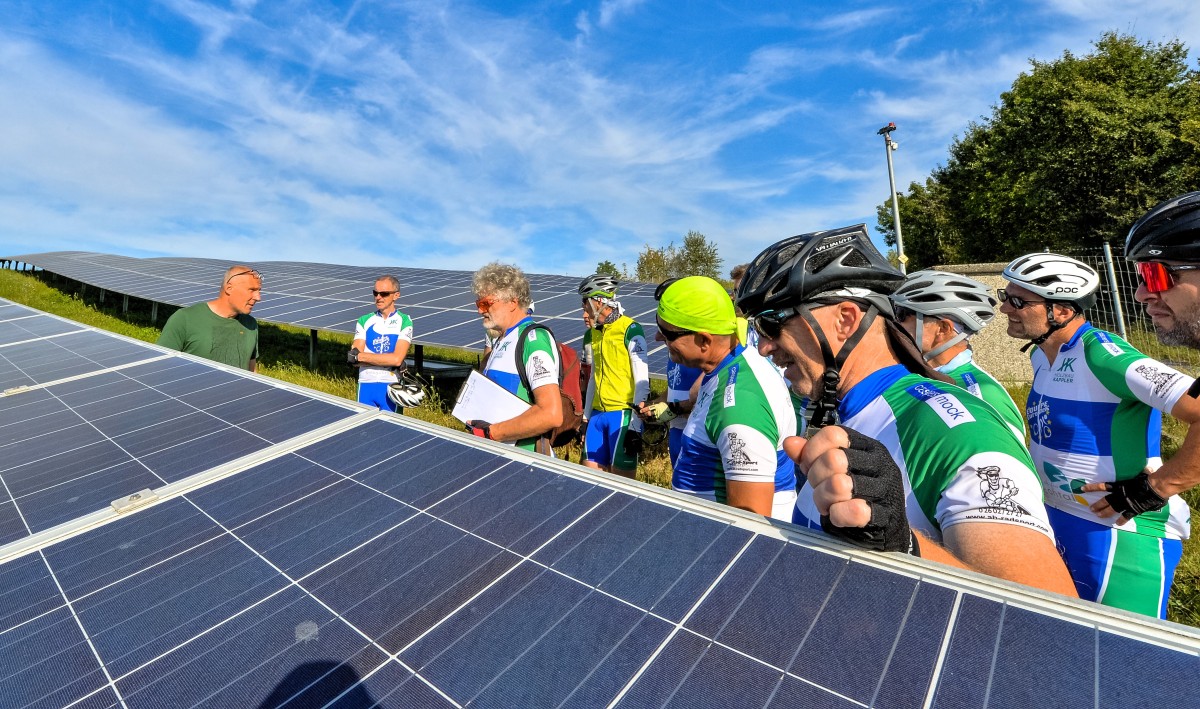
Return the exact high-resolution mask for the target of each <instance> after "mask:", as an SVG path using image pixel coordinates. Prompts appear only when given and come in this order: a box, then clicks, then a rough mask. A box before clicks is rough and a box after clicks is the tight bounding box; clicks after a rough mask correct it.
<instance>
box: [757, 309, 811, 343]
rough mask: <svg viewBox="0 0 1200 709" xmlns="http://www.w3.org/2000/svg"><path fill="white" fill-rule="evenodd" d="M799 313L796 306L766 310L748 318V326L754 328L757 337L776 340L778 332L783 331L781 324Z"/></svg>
mask: <svg viewBox="0 0 1200 709" xmlns="http://www.w3.org/2000/svg"><path fill="white" fill-rule="evenodd" d="M799 314H800V311H799V310H797V309H796V308H784V309H783V310H768V311H766V312H764V313H759V314H758V315H755V316H754V317H752V318H749V320H750V327H752V328H754V331H755V332H757V333H758V336H759V337H762V338H766V339H768V340H778V339H779V335H780V333H782V332H783V324H784V323H785V322H787V321H788V320H791V319H792V318H794V317H796V316H797V315H799Z"/></svg>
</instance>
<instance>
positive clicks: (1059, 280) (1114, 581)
mask: <svg viewBox="0 0 1200 709" xmlns="http://www.w3.org/2000/svg"><path fill="white" fill-rule="evenodd" d="M1003 275H1004V277H1005V278H1006V279H1007V280H1008V286H1007V287H1006V288H1004V289H1003V290H1001V292H1000V297H1001V299H1002V301H1003V302H1001V304H1000V312H1002V313H1004V314H1005V315H1006V316H1008V334H1009V335H1011V336H1012V337H1016V338H1019V339H1024V340H1029V343H1028V344H1026V346H1025V347H1024V348H1023V350H1024V349H1029V348H1030V347H1031V346H1033V345H1036V346H1037V347H1036V349H1034V350H1033V352H1032V354H1031V356H1030V357H1031V361H1032V364H1033V388H1032V390H1031V391H1030V392H1029V400H1028V402H1027V403H1026V406H1025V413H1026V417H1027V419H1028V422H1029V432H1030V447H1029V449H1030V453H1032V454H1033V459H1034V461H1035V462H1036V463H1037V469H1038V472H1039V473H1040V474H1041V476H1042V482H1043V485H1044V487H1045V490H1046V504H1047V506H1048V507H1049V512H1050V522H1051V524H1052V525H1053V526H1054V531H1055V535H1056V536H1057V537H1058V541H1059V545H1060V546H1061V548H1062V551H1063V556H1064V558H1065V559H1066V561H1067V566H1068V568H1069V569H1070V570H1071V575H1072V576H1073V577H1074V579H1075V586H1076V588H1077V590H1078V591H1079V595H1080V597H1082V598H1086V599H1088V600H1093V601H1097V602H1099V603H1103V604H1105V605H1109V606H1114V607H1117V608H1124V609H1125V610H1129V611H1133V612H1136V613H1142V614H1145V615H1150V616H1158V617H1165V614H1166V607H1167V598H1168V596H1169V594H1170V589H1171V582H1172V579H1173V577H1174V573H1175V566H1176V565H1177V564H1178V563H1179V558H1180V554H1181V552H1182V549H1183V542H1182V540H1183V539H1185V538H1187V536H1188V533H1189V518H1190V512H1189V510H1188V508H1187V504H1186V503H1184V502H1183V500H1181V499H1180V498H1178V497H1172V498H1171V499H1170V500H1169V501H1168V503H1167V504H1166V505H1165V506H1164V507H1163V508H1162V509H1160V510H1158V511H1155V512H1147V513H1146V514H1142V515H1138V516H1136V517H1135V518H1133V519H1131V520H1128V521H1126V522H1125V523H1123V524H1117V521H1118V520H1117V519H1115V518H1112V517H1107V518H1106V517H1102V516H1100V515H1098V514H1097V513H1096V512H1095V511H1093V509H1092V505H1093V504H1094V503H1096V502H1099V501H1100V499H1101V498H1102V497H1103V496H1104V495H1103V493H1098V492H1087V491H1085V490H1084V486H1085V485H1089V484H1096V483H1100V484H1108V483H1114V482H1122V481H1127V480H1132V479H1136V478H1138V477H1139V476H1143V475H1144V472H1143V471H1147V470H1149V471H1154V470H1155V469H1157V468H1158V467H1159V466H1160V465H1162V459H1161V458H1160V452H1159V442H1160V438H1161V435H1162V413H1161V412H1167V413H1171V414H1172V415H1174V416H1175V417H1177V418H1179V419H1181V420H1183V421H1185V422H1187V423H1188V424H1192V423H1194V422H1195V421H1197V420H1200V403H1197V401H1196V400H1195V399H1193V398H1192V397H1190V396H1185V394H1187V391H1188V387H1190V386H1191V385H1192V378H1191V377H1189V376H1186V375H1184V374H1182V373H1180V372H1178V371H1176V370H1175V369H1174V368H1172V367H1170V366H1168V365H1166V364H1163V363H1162V362H1158V361H1156V360H1154V359H1151V358H1150V357H1147V356H1146V355H1144V354H1142V353H1141V352H1139V351H1137V350H1136V349H1134V348H1133V347H1132V346H1131V345H1130V344H1129V343H1128V342H1126V341H1124V340H1122V339H1121V338H1120V337H1118V336H1116V335H1114V334H1112V333H1109V332H1105V331H1103V330H1099V329H1097V328H1095V327H1093V326H1092V324H1091V323H1090V322H1088V321H1087V319H1086V318H1085V317H1084V311H1086V310H1087V309H1088V308H1090V307H1092V306H1093V305H1095V303H1096V298H1097V291H1098V290H1099V287H1100V279H1099V276H1098V275H1097V273H1096V271H1095V270H1094V269H1092V268H1091V267H1090V266H1088V265H1086V264H1084V263H1081V262H1079V261H1076V260H1075V259H1072V258H1069V257H1067V256H1061V255H1059V254H1052V253H1036V254H1029V255H1027V256H1022V257H1020V258H1018V259H1015V260H1014V261H1013V262H1012V263H1010V264H1008V267H1007V268H1005V269H1004V274H1003Z"/></svg>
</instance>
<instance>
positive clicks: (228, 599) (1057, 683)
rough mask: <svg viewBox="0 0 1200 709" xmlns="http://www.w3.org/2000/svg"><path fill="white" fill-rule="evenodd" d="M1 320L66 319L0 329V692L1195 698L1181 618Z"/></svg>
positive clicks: (108, 700)
mask: <svg viewBox="0 0 1200 709" xmlns="http://www.w3.org/2000/svg"><path fill="white" fill-rule="evenodd" d="M0 319H2V320H0V322H3V323H5V324H8V323H22V322H23V324H22V325H19V327H22V328H25V329H26V330H27V332H28V334H30V335H36V333H38V332H44V331H45V330H40V329H39V328H43V327H44V328H49V329H51V330H53V327H52V326H51V325H50V322H51V321H53V322H56V323H58V324H60V325H63V326H68V327H75V328H76V330H75V332H73V333H72V334H62V333H59V332H54V333H53V334H46V335H42V336H40V338H41V339H36V338H27V339H26V340H23V341H19V342H12V341H11V340H10V341H9V344H0V363H2V364H3V367H4V371H6V372H9V373H10V374H9V375H8V376H9V379H10V381H15V380H17V379H20V378H21V376H23V377H25V380H24V381H23V382H22V383H20V384H18V385H17V386H15V387H11V388H9V389H8V391H6V392H5V395H4V396H3V397H0V431H5V432H6V433H5V434H4V435H3V437H2V438H0V441H3V442H5V443H10V444H15V445H11V446H10V449H8V450H6V451H5V453H4V455H3V456H0V460H4V461H5V463H4V470H3V471H0V482H2V483H3V490H4V491H5V493H6V494H8V495H9V496H10V498H9V499H8V500H6V501H5V502H4V503H3V504H4V505H7V506H8V507H9V512H8V513H7V514H8V517H6V518H5V519H7V520H8V521H7V522H5V523H4V529H5V530H6V531H5V534H6V535H7V536H6V537H5V538H4V539H5V540H6V541H8V544H7V545H5V546H0V707H68V706H69V707H116V706H122V707H161V706H203V707H274V706H292V707H318V706H331V707H343V708H344V707H368V706H383V707H417V706H419V707H442V706H444V707H461V706H467V705H470V706H480V707H555V706H569V707H576V706H582V707H591V706H597V707H602V706H619V707H659V706H669V707H721V708H726V707H865V706H873V707H922V706H931V707H954V708H958V707H976V706H978V707H1021V708H1022V709H1024V708H1027V707H1041V706H1055V707H1060V706H1061V707H1076V706H1078V707H1100V706H1131V707H1132V706H1164V705H1170V706H1195V705H1197V704H1198V703H1200V687H1198V685H1197V683H1196V681H1195V677H1196V675H1197V672H1198V670H1200V655H1198V653H1200V634H1197V633H1196V632H1195V631H1192V630H1191V629H1186V628H1182V627H1179V626H1175V625H1172V624H1167V623H1160V622H1156V621H1152V620H1147V619H1139V618H1134V617H1133V616H1127V615H1126V614H1123V613H1121V612H1119V611H1113V610H1111V609H1103V610H1101V609H1099V607H1097V606H1093V605H1091V604H1086V603H1082V602H1078V601H1074V602H1072V601H1067V600H1065V599H1058V600H1055V597H1052V596H1050V595H1048V594H1041V593H1038V592H1034V591H1030V590H1028V589H1022V588H1019V587H1017V586H1013V585H1010V584H1003V583H998V582H994V581H992V580H989V579H984V578H982V577H978V576H975V575H971V574H959V573H954V572H953V571H951V570H949V569H947V568H946V567H941V566H938V565H935V564H929V563H925V562H920V561H914V560H910V559H908V558H907V557H895V556H894V555H879V554H867V553H862V552H858V551H854V550H850V549H847V548H845V547H842V546H840V545H838V544H837V543H835V542H832V541H830V540H827V539H825V538H823V537H819V536H817V535H813V534H811V533H809V532H807V531H804V530H799V529H796V528H793V527H791V526H790V525H780V524H777V523H768V522H767V521H765V520H763V519H762V518H759V517H757V516H754V515H750V514H747V513H742V512H739V511H735V510H731V509H729V508H725V507H720V506H717V505H712V504H709V503H707V502H701V501H697V500H694V499H691V498H684V497H682V496H678V495H675V494H674V493H670V492H668V491H663V490H659V489H656V488H650V487H648V486H645V485H639V484H635V483H627V482H624V481H622V480H619V479H617V478H613V477H610V476H604V475H597V474H594V473H591V472H588V471H586V470H584V469H583V468H580V467H578V466H574V465H571V464H567V463H562V462H559V461H553V460H550V459H547V458H542V457H537V456H533V455H527V454H524V453H522V452H518V451H515V450H513V449H511V448H507V447H504V446H500V445H499V444H493V443H491V442H485V441H481V440H479V439H474V438H471V437H469V436H465V435H461V434H458V433H453V432H449V431H445V430H442V429H436V428H434V427H432V426H429V425H426V424H422V423H420V422H414V421H412V420H409V419H404V418H402V417H396V416H392V415H390V414H381V413H377V412H369V411H367V410H366V409H364V408H361V407H358V406H357V405H354V404H349V403H345V404H343V403H341V402H338V401H334V400H330V399H327V398H325V397H323V396H321V395H318V394H315V393H312V392H307V391H306V390H302V389H298V388H293V387H290V386H287V385H281V384H278V383H274V382H271V381H269V380H266V379H264V378H262V377H259V376H256V375H249V374H245V373H240V372H233V371H231V370H229V369H227V368H224V367H222V366H220V365H215V364H210V363H206V362H202V361H198V360H195V359H194V358H191V357H188V356H186V355H179V354H177V353H170V352H166V351H164V350H161V349H158V348H155V347H152V346H148V345H142V344H139V343H135V342H132V341H129V340H125V339H123V338H120V337H117V336H110V335H106V334H104V333H99V332H96V331H92V330H89V329H87V328H84V327H82V326H76V325H73V324H71V323H66V322H65V321H62V320H59V319H57V318H53V317H51V316H45V315H40V314H37V313H34V312H32V311H29V310H28V309H26V308H23V307H21V306H15V305H11V304H8V303H4V302H3V301H0ZM39 319H45V320H46V322H43V323H38V322H35V321H37V320H39ZM4 332H9V330H7V329H4V328H2V327H0V333H4ZM84 336H87V337H89V338H98V339H99V340H104V339H108V340H109V341H111V345H112V346H111V347H109V348H100V347H95V346H93V347H92V350H90V351H91V352H93V353H97V355H96V356H97V357H101V355H102V358H93V357H92V356H91V355H89V356H88V357H86V358H83V359H84V360H85V361H88V362H91V364H90V366H91V370H89V371H85V372H81V371H79V370H78V368H77V367H76V368H70V369H66V368H63V366H65V363H63V366H60V367H59V368H57V369H55V368H48V369H47V368H37V370H36V371H34V372H27V371H26V370H28V369H34V368H35V366H34V365H37V364H39V362H40V358H39V355H38V354H37V353H36V352H33V351H29V350H27V349H22V348H27V347H29V346H30V345H31V344H36V343H40V344H41V345H42V347H49V346H50V344H51V342H52V341H54V342H57V343H58V344H59V345H60V346H62V345H65V344H66V342H65V341H70V340H71V338H81V337H84ZM80 342H81V343H82V342H84V340H83V339H81V340H80ZM14 372H16V373H20V375H18V374H12V373H14ZM289 412H290V413H289ZM281 414H282V415H281ZM39 433H42V434H45V435H44V436H42V437H39V435H38V434H39ZM52 441H57V442H58V445H53V444H52ZM168 441H169V442H172V443H173V444H175V445H167V446H166V447H163V444H164V443H166V442H168ZM90 446H99V447H98V448H96V450H95V454H94V455H83V454H82V453H80V451H83V450H84V449H87V448H89V447H90ZM264 446H265V447H264ZM12 455H17V456H18V458H20V462H19V464H15V463H16V462H17V461H16V460H15V459H11V458H10V456H12ZM123 456H125V457H123ZM206 466H208V467H206ZM116 469H120V470H123V471H125V472H123V473H119V474H118V473H112V474H110V473H109V472H106V471H113V470H116ZM92 471H94V474H89V473H90V472H92ZM126 472H127V473H128V474H125V473H126ZM27 481H28V482H29V484H26V482H27ZM22 485H25V487H22ZM146 489H149V490H148V492H145V493H143V495H142V497H141V498H140V499H129V497H128V496H130V495H133V494H135V493H137V492H138V491H141V490H146ZM118 498H120V499H118ZM81 499H82V500H86V502H79V500H81ZM110 499H113V500H116V501H117V503H118V504H116V505H115V506H109V505H108V501H109V500H110ZM147 501H149V502H150V503H149V504H139V503H141V502H147ZM118 509H120V510H124V511H118ZM14 515H15V516H14ZM71 515H74V517H71ZM68 518H70V519H68ZM63 520H66V521H63ZM60 522H61V523H60Z"/></svg>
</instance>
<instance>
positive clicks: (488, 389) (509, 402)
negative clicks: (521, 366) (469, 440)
mask: <svg viewBox="0 0 1200 709" xmlns="http://www.w3.org/2000/svg"><path fill="white" fill-rule="evenodd" d="M528 410H529V404H527V403H525V402H524V401H522V400H521V399H520V397H518V396H516V395H514V394H512V393H511V392H509V391H508V390H507V389H505V388H504V387H502V386H500V385H499V384H497V383H496V382H493V381H492V380H491V379H488V378H487V377H485V376H483V375H482V374H480V373H479V372H471V375H470V376H469V377H467V381H466V382H465V383H463V386H462V389H461V390H460V391H459V392H458V397H457V398H456V399H455V400H454V410H453V411H451V412H450V414H451V415H452V416H454V418H456V419H458V420H459V421H462V422H463V423H466V422H468V421H487V422H488V423H496V422H497V421H507V420H509V419H511V418H516V417H517V416H519V415H521V414H523V413H525V412H526V411H528Z"/></svg>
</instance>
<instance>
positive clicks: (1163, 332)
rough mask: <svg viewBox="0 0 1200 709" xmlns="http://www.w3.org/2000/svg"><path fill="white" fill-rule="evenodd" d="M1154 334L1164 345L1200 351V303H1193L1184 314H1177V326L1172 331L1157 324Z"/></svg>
mask: <svg viewBox="0 0 1200 709" xmlns="http://www.w3.org/2000/svg"><path fill="white" fill-rule="evenodd" d="M1154 332H1155V334H1157V335H1158V341H1159V342H1161V343H1163V344H1164V345H1181V346H1183V347H1192V348H1196V349H1200V303H1193V304H1192V305H1191V306H1189V307H1188V309H1187V310H1185V311H1184V312H1181V313H1178V314H1176V316H1175V325H1174V327H1172V328H1171V329H1169V330H1168V329H1166V328H1163V327H1161V326H1159V325H1158V324H1155V325H1154Z"/></svg>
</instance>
